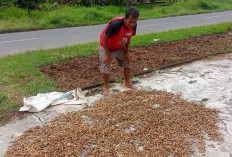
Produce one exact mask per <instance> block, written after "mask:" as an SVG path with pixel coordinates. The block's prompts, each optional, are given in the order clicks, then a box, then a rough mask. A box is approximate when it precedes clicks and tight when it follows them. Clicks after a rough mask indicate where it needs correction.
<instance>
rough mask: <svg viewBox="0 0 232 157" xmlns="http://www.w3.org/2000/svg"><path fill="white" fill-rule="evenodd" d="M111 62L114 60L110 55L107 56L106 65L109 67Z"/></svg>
mask: <svg viewBox="0 0 232 157" xmlns="http://www.w3.org/2000/svg"><path fill="white" fill-rule="evenodd" d="M111 61H112V58H111V57H110V55H106V58H105V60H104V64H105V65H108V64H110V62H111Z"/></svg>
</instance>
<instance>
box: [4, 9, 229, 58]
mask: <svg viewBox="0 0 232 157" xmlns="http://www.w3.org/2000/svg"><path fill="white" fill-rule="evenodd" d="M231 21H232V10H229V11H223V12H214V13H206V14H197V15H186V16H176V17H167V18H158V19H151V20H140V21H138V30H137V34H138V35H141V34H147V33H155V32H162V31H168V30H174V29H180V28H187V27H194V26H203V25H212V24H217V23H221V22H231ZM105 26H106V24H103V25H95V26H84V27H71V28H61V29H50V30H42V31H30V32H18V33H8V34H0V57H3V56H6V55H11V54H17V53H20V52H25V51H27V50H38V49H50V48H58V47H64V46H69V45H74V44H81V43H88V42H93V41H99V37H100V33H101V32H102V30H103V29H104V27H105Z"/></svg>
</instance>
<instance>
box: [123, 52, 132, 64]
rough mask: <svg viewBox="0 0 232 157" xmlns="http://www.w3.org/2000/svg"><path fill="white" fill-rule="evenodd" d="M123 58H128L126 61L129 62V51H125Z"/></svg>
mask: <svg viewBox="0 0 232 157" xmlns="http://www.w3.org/2000/svg"><path fill="white" fill-rule="evenodd" d="M124 59H127V60H128V62H130V61H131V59H130V55H129V52H126V54H125V57H124Z"/></svg>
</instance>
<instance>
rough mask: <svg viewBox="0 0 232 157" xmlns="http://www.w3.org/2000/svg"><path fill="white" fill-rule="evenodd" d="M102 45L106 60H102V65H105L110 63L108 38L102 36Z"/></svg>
mask: <svg viewBox="0 0 232 157" xmlns="http://www.w3.org/2000/svg"><path fill="white" fill-rule="evenodd" d="M103 45H104V49H105V51H106V58H105V60H104V64H105V65H107V64H109V63H110V62H111V61H112V58H111V57H110V49H109V44H108V37H107V36H106V34H104V36H103Z"/></svg>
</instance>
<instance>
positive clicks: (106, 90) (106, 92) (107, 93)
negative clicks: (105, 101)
mask: <svg viewBox="0 0 232 157" xmlns="http://www.w3.org/2000/svg"><path fill="white" fill-rule="evenodd" d="M103 95H104V96H107V97H108V96H110V92H109V89H104V91H103Z"/></svg>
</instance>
